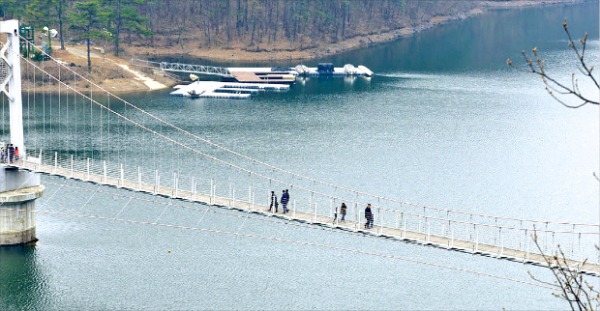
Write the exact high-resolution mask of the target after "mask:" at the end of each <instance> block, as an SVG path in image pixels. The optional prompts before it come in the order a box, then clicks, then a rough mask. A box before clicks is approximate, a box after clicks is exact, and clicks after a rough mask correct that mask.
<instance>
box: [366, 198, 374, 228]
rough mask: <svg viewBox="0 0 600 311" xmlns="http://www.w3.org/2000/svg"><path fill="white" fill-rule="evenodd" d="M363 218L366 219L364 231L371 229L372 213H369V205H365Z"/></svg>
mask: <svg viewBox="0 0 600 311" xmlns="http://www.w3.org/2000/svg"><path fill="white" fill-rule="evenodd" d="M365 218H366V219H367V222H366V223H365V229H371V228H373V211H371V203H369V204H367V208H365Z"/></svg>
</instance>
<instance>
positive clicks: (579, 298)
mask: <svg viewBox="0 0 600 311" xmlns="http://www.w3.org/2000/svg"><path fill="white" fill-rule="evenodd" d="M532 238H533V241H534V242H535V245H536V247H537V249H538V250H539V252H540V254H541V255H542V256H543V258H544V260H545V262H546V264H547V266H548V268H549V269H550V271H551V272H552V275H553V277H554V281H553V282H552V283H551V282H547V281H542V280H540V279H539V278H537V277H535V276H534V275H533V274H531V272H529V276H530V277H531V278H532V279H533V280H535V281H537V282H540V283H542V284H546V285H549V286H551V287H553V288H554V289H555V292H554V293H552V294H553V295H554V296H555V297H558V298H560V299H563V300H565V301H567V302H568V303H569V306H570V307H571V310H598V309H599V308H600V292H599V291H598V290H597V289H596V288H594V286H593V285H592V284H590V283H589V282H588V281H587V280H586V279H585V278H584V274H583V273H582V267H583V266H584V265H585V264H586V262H587V260H584V261H583V262H581V263H579V264H577V265H576V266H573V265H572V264H571V265H569V261H568V260H567V258H566V256H565V254H564V252H563V251H562V249H561V247H560V245H559V246H558V250H557V251H556V252H555V253H554V254H553V255H548V254H545V253H544V251H543V250H542V248H541V247H540V244H539V243H538V237H537V233H535V231H534V233H533V236H532Z"/></svg>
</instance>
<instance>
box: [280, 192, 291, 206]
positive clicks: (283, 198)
mask: <svg viewBox="0 0 600 311" xmlns="http://www.w3.org/2000/svg"><path fill="white" fill-rule="evenodd" d="M289 201H290V195H289V194H288V193H287V192H285V193H283V194H281V204H287V203H288V202H289Z"/></svg>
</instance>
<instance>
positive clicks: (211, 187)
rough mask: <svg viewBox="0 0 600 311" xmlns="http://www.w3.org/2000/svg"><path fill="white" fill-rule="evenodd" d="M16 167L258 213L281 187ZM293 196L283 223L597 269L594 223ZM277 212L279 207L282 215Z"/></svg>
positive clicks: (128, 170) (50, 160)
mask: <svg viewBox="0 0 600 311" xmlns="http://www.w3.org/2000/svg"><path fill="white" fill-rule="evenodd" d="M21 166H22V167H23V168H26V169H30V170H34V171H39V172H43V173H47V174H55V175H59V176H63V177H66V178H76V179H81V180H84V181H92V182H96V183H101V184H107V185H112V186H115V187H122V188H127V189H131V190H134V191H143V192H148V193H152V194H157V195H163V196H169V197H174V198H182V199H188V200H192V201H201V202H205V203H207V204H213V205H222V206H226V207H229V208H239V209H243V210H248V211H254V212H261V213H266V212H267V210H268V207H269V200H270V192H271V191H272V190H273V191H276V193H277V195H278V197H279V195H280V192H281V190H280V188H281V186H278V189H279V190H278V189H274V188H273V185H270V184H269V183H258V182H255V183H253V184H250V185H248V184H245V185H244V184H243V182H244V181H237V182H231V181H230V182H221V181H220V180H218V179H216V178H208V177H202V176H188V175H185V174H182V173H178V172H161V171H158V170H152V169H148V168H144V167H141V166H134V167H131V166H126V165H124V164H115V163H108V162H106V161H98V160H92V159H77V158H75V157H74V156H72V155H71V156H68V157H61V156H60V155H59V154H58V153H54V154H52V155H44V157H42V159H41V160H38V159H35V161H31V160H28V161H24V162H22V164H21ZM290 196H291V201H290V203H289V206H288V209H289V210H290V213H289V214H286V215H285V217H289V218H292V219H297V220H304V221H309V222H315V223H322V224H328V225H331V226H336V227H341V228H346V229H349V230H354V231H364V232H369V233H370V234H375V235H384V236H391V237H395V238H399V239H407V240H412V241H416V242H419V243H423V244H432V245H436V246H440V247H444V248H454V249H460V250H466V251H469V252H473V253H483V254H489V255H494V256H498V257H506V258H513V259H518V260H522V261H529V260H532V261H536V260H537V261H540V259H539V256H538V257H537V258H538V259H534V258H533V257H534V255H536V254H538V255H539V253H540V252H539V250H538V249H537V247H536V245H535V244H534V242H533V240H532V235H533V233H534V231H535V232H536V235H537V238H538V245H539V247H541V248H542V251H543V252H544V253H545V254H554V253H555V252H556V251H557V249H558V246H560V248H561V249H562V250H563V252H564V253H565V255H566V256H567V258H569V259H571V260H573V261H576V262H581V261H583V260H586V259H587V260H588V262H590V263H596V264H597V263H598V252H597V250H596V247H595V245H596V244H597V241H598V226H597V225H593V224H572V223H553V222H536V221H533V220H519V219H513V218H504V217H494V216H485V215H478V214H469V213H463V212H456V211H450V210H445V211H444V210H439V209H438V210H432V209H428V208H426V207H415V206H413V205H409V204H402V203H400V204H394V203H390V202H387V201H385V200H383V201H380V202H377V201H375V202H373V201H370V202H366V201H359V200H352V199H348V198H343V199H342V198H339V197H336V196H333V195H331V196H328V195H324V194H322V193H316V192H311V191H308V190H307V189H298V188H294V186H293V185H290ZM357 197H358V196H357ZM342 202H345V204H346V205H347V215H346V221H344V222H342V221H341V220H340V218H341V215H339V206H340V205H341V203H342ZM367 203H371V204H372V205H373V213H374V220H375V226H374V228H373V229H370V230H367V229H364V223H365V217H364V208H365V206H366V204H367ZM281 211H282V207H281V205H280V206H279V213H281ZM335 213H338V217H337V219H336V220H335V222H334V221H333V218H334V217H333V216H334V214H335ZM282 217H284V216H283V215H282Z"/></svg>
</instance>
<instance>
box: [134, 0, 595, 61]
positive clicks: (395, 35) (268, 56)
mask: <svg viewBox="0 0 600 311" xmlns="http://www.w3.org/2000/svg"><path fill="white" fill-rule="evenodd" d="M592 1H594V0H523V1H519V2H509V1H491V0H486V1H482V7H481V8H475V9H472V10H470V11H469V12H466V13H463V14H460V15H457V16H437V17H433V18H432V19H431V20H428V21H425V22H423V23H421V24H419V25H418V26H415V27H405V28H399V29H392V30H389V31H385V32H381V33H377V34H372V35H367V36H360V37H354V38H348V39H346V40H343V41H340V42H337V43H330V44H328V45H327V47H326V48H323V47H315V48H309V49H304V50H293V51H290V50H271V51H265V50H264V49H263V50H261V51H250V50H248V49H244V48H209V49H194V50H189V51H183V52H182V51H179V52H173V50H172V49H168V48H141V49H139V51H141V53H139V54H144V55H147V56H149V57H178V56H187V57H193V58H201V59H206V60H209V61H216V62H233V63H242V62H265V61H306V60H314V59H319V58H324V57H328V56H334V55H337V54H341V53H345V52H349V51H352V50H357V49H361V48H367V47H371V46H375V45H379V44H385V43H389V42H393V41H395V40H399V39H402V38H408V37H411V36H414V35H415V34H417V33H419V32H422V31H426V30H429V29H432V28H435V27H438V26H442V25H445V24H448V23H451V22H458V21H463V20H466V19H468V18H471V17H475V16H479V15H483V14H487V13H489V12H490V11H493V10H502V9H507V10H512V9H526V8H533V7H543V6H553V5H575V4H581V3H586V2H592Z"/></svg>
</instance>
